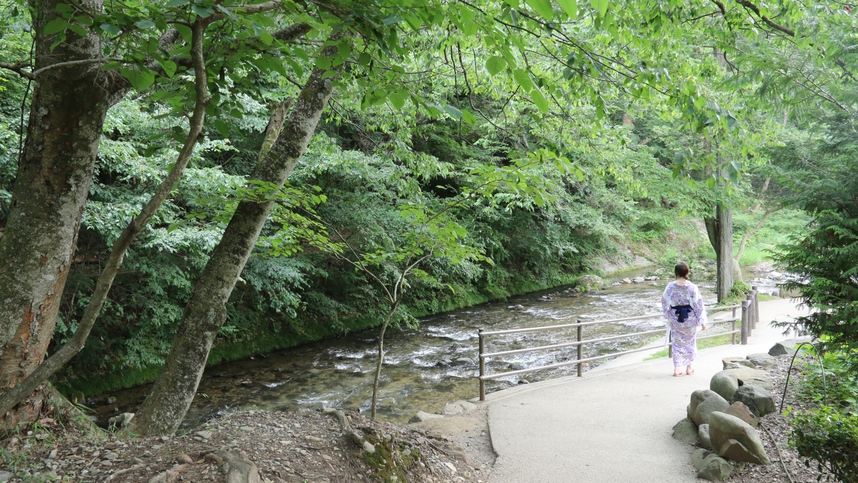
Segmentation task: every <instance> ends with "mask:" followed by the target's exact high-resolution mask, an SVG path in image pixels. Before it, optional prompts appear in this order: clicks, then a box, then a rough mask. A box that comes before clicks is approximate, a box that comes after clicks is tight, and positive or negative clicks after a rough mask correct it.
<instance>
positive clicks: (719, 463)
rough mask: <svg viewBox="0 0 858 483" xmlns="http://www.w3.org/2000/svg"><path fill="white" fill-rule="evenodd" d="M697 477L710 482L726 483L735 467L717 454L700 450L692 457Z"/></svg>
mask: <svg viewBox="0 0 858 483" xmlns="http://www.w3.org/2000/svg"><path fill="white" fill-rule="evenodd" d="M691 462H692V463H693V464H694V468H695V469H696V470H697V477H698V478H702V479H704V480H708V481H724V480H725V479H726V478H727V477H729V476H730V474H731V473H732V472H733V465H732V464H730V462H729V461H727V460H725V459H724V458H722V457H720V456H718V455H717V454H715V453H710V452H709V451H706V450H704V449H698V450H697V451H695V452H694V453H692V455H691Z"/></svg>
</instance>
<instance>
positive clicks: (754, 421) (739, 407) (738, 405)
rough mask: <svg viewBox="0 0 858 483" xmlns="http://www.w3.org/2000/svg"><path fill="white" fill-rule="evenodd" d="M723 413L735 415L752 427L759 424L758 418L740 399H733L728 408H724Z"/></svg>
mask: <svg viewBox="0 0 858 483" xmlns="http://www.w3.org/2000/svg"><path fill="white" fill-rule="evenodd" d="M724 414H729V415H731V416H736V417H737V418H739V419H741V420H742V421H744V422H746V423H748V424H750V425H751V426H753V427H755V428H756V427H758V426H759V425H760V420H759V418H757V417H756V416H754V415H753V414H752V413H751V409H750V408H749V407H748V406H747V405H746V404H745V403H743V402H741V401H735V402H733V404H731V405H730V407H729V408H727V409H725V410H724Z"/></svg>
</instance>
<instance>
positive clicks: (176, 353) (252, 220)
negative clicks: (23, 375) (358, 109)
mask: <svg viewBox="0 0 858 483" xmlns="http://www.w3.org/2000/svg"><path fill="white" fill-rule="evenodd" d="M335 52H336V47H326V48H325V49H324V50H323V51H322V54H321V55H322V56H331V55H333V54H334V53H335ZM325 71H326V69H319V68H315V69H313V72H312V74H311V75H310V77H309V79H308V80H307V83H306V85H305V86H304V88H303V89H302V90H301V94H300V96H299V97H298V99H297V101H296V102H295V107H294V109H293V110H292V112H291V114H290V116H289V119H288V121H287V122H286V124H285V125H284V127H283V132H282V133H281V134H280V137H279V138H278V139H277V141H276V142H275V143H274V145H273V146H272V147H271V150H270V152H269V153H268V155H267V156H265V157H264V159H263V160H262V161H261V162H260V163H259V165H257V167H256V169H255V170H254V173H253V174H252V179H254V180H258V181H262V182H265V183H270V184H272V185H274V186H277V187H282V186H283V183H284V182H285V181H286V179H287V178H288V177H289V175H290V174H291V173H292V170H293V169H294V168H295V165H296V164H297V163H298V160H299V159H300V158H301V156H302V155H303V154H304V150H305V149H306V148H307V145H308V144H309V142H310V138H311V137H312V135H313V133H314V132H315V130H316V125H317V124H318V122H319V118H320V117H321V114H322V111H323V110H324V108H325V106H326V105H327V103H328V100H329V99H330V97H331V94H332V91H333V86H332V83H331V79H323V74H324V73H325ZM273 203H274V202H273V201H264V202H256V201H244V202H241V203H240V204H239V205H238V208H237V209H236V211H235V214H234V215H233V216H232V219H231V220H230V223H229V225H228V226H227V228H226V231H225V232H224V234H223V237H222V238H221V241H220V243H218V246H217V247H215V249H214V252H213V253H212V256H211V258H210V259H209V262H208V263H207V264H206V267H205V269H204V270H203V272H202V273H201V274H200V278H199V281H198V282H197V285H196V287H195V288H194V293H193V294H192V295H191V299H190V301H189V302H188V305H187V307H186V308H185V313H184V315H183V316H182V322H181V325H180V327H179V330H178V332H177V334H176V338H175V340H174V341H173V346H172V348H171V350H170V354H169V356H167V360H166V361H165V363H164V368H163V369H162V371H161V374H160V375H159V377H158V379H157V381H156V382H155V385H154V387H153V388H152V391H151V392H150V393H149V395H148V396H147V397H146V400H145V401H144V402H143V405H142V406H141V407H140V409H139V411H138V412H137V415H136V416H135V418H134V420H133V421H132V425H133V426H134V427H135V429H136V430H137V431H138V432H139V433H140V434H142V435H146V436H156V435H169V434H173V433H175V431H176V430H177V429H178V428H179V425H180V424H181V422H182V420H183V419H184V417H185V414H187V412H188V408H190V406H191V403H192V402H193V399H194V396H195V395H196V392H197V387H198V386H199V382H200V378H201V377H202V375H203V371H204V369H205V364H206V361H207V360H208V355H209V351H210V350H211V346H212V343H213V342H214V339H215V336H216V335H217V333H218V331H219V330H220V328H221V326H222V325H223V323H224V321H225V320H226V303H227V301H228V300H229V297H230V294H232V290H233V288H234V287H235V282H236V280H237V279H238V277H239V275H241V271H242V269H243V268H244V265H245V263H246V262H247V259H248V258H249V257H250V253H251V251H252V250H253V247H254V245H255V244H256V240H257V238H258V237H259V233H260V232H261V230H262V228H263V226H264V225H265V221H266V219H267V218H268V213H269V212H270V211H271V208H272V206H273Z"/></svg>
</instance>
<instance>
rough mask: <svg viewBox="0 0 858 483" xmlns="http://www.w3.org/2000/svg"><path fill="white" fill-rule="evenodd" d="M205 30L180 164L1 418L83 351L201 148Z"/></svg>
mask: <svg viewBox="0 0 858 483" xmlns="http://www.w3.org/2000/svg"><path fill="white" fill-rule="evenodd" d="M204 30H205V26H204V25H203V24H202V23H201V22H196V23H195V24H194V25H193V40H192V46H191V56H192V58H193V63H194V64H193V65H194V71H195V72H197V74H196V75H195V76H194V83H195V91H196V101H195V105H194V112H193V115H192V116H191V119H190V123H189V129H188V135H187V137H186V139H185V144H184V146H183V147H182V150H181V151H180V152H179V156H178V157H177V159H176V163H175V164H174V165H173V169H171V170H170V172H169V173H168V174H167V176H166V177H165V178H164V180H163V181H162V182H161V185H160V186H159V187H158V190H157V191H156V192H155V194H154V195H152V198H151V199H150V200H149V202H148V203H146V205H145V206H144V207H143V209H142V210H140V214H138V215H137V216H136V217H134V219H133V220H131V222H130V223H129V224H128V226H126V227H125V229H124V230H123V231H122V234H121V235H120V236H119V238H117V239H116V241H115V242H114V244H113V248H112V249H111V251H110V256H109V257H108V260H107V263H106V264H105V267H104V270H103V271H102V272H101V275H99V277H98V281H97V283H96V287H95V292H93V294H92V297H91V298H90V301H89V303H88V304H87V307H86V311H85V312H84V315H83V317H82V318H81V320H80V323H79V324H78V328H77V330H75V333H74V335H73V336H72V338H71V339H70V340H69V341H68V343H66V344H65V345H63V346H62V347H61V348H59V349H58V350H57V351H56V352H54V354H53V355H51V357H49V358H48V359H47V360H46V361H44V362H43V363H42V364H40V365H39V366H38V368H37V369H36V370H35V371H33V372H32V373H31V374H30V375H29V376H27V377H26V378H25V379H24V380H23V381H20V382H18V383H17V384H16V385H15V386H14V387H13V388H11V389H9V390H8V391H7V392H6V393H5V394H3V395H2V396H0V414H4V413H6V411H9V410H10V409H12V407H14V406H15V405H16V404H18V403H19V402H20V401H21V399H23V398H24V397H26V396H27V394H28V393H30V392H31V391H33V390H34V389H36V387H38V386H39V385H40V384H42V383H43V382H45V381H47V380H48V378H49V377H51V376H52V375H53V374H54V373H56V372H57V371H58V370H59V369H61V368H62V367H63V366H64V365H65V364H66V363H68V361H70V360H71V358H72V357H74V356H75V355H76V354H77V353H78V352H80V351H81V349H83V347H84V345H85V344H86V340H87V338H88V337H89V333H90V331H91V330H92V327H93V326H94V325H95V321H96V319H97V318H98V314H99V313H100V312H101V308H102V306H103V305H104V301H105V300H107V294H108V292H109V291H110V287H111V286H112V285H113V279H114V278H115V277H116V274H117V273H118V272H119V268H120V267H121V266H122V261H123V259H124V258H125V253H126V252H127V251H128V248H129V247H131V243H132V242H133V241H134V239H135V238H137V235H138V234H140V232H141V231H143V228H145V227H146V225H147V224H149V220H151V219H152V217H153V216H154V215H155V213H156V212H157V211H158V208H160V207H161V205H162V204H163V203H164V201H165V200H166V199H167V197H168V196H169V195H170V193H171V192H172V191H173V189H175V187H176V185H178V184H179V180H180V179H181V177H182V174H183V173H184V171H185V168H186V167H187V166H188V162H189V161H190V160H191V155H192V154H193V153H194V148H195V147H196V145H197V140H198V139H199V137H200V133H202V130H203V125H204V123H205V115H206V107H207V106H208V104H209V101H210V97H209V93H208V86H207V83H208V79H207V76H206V67H205V59H204V57H203V32H204Z"/></svg>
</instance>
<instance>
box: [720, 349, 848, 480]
mask: <svg viewBox="0 0 858 483" xmlns="http://www.w3.org/2000/svg"><path fill="white" fill-rule="evenodd" d="M777 361H778V365H777V366H775V367H772V368H770V369H768V371H769V375H770V376H771V378H772V382H773V383H774V389H773V390H772V394H773V395H774V396H775V405H776V406H777V407H778V409H779V410H780V408H781V399H782V397H783V394H784V385H785V383H786V379H787V371H788V370H789V366H790V361H791V358H790V357H778V358H777ZM807 361H810V362H812V360H811V359H801V357H799V358H797V359H796V361H795V364H793V368H792V372H791V373H790V376H789V388H788V389H787V392H786V398H785V399H784V401H783V408H784V409H785V410H786V409H788V408H789V409H791V410H801V409H809V408H811V407H812V406H813V404H812V403H811V402H809V401H807V400H804V399H801V398H798V397H796V395H797V383H798V382H799V381H800V380H801V379H802V377H803V373H802V366H803V362H807ZM759 431H760V437H761V438H762V439H763V444H764V446H765V448H766V454H768V455H769V459H771V461H772V464H770V465H768V466H762V465H754V464H744V466H737V468H736V470H735V471H733V473H732V474H731V475H730V477H729V478H727V480H726V481H728V482H731V483H763V482H765V483H776V482H777V483H779V482H790V483H805V482H812V481H837V480H836V479H834V477H833V476H831V475H830V474H828V473H827V472H821V471H819V470H818V468H817V464H816V462H814V461H810V462H809V464H805V463H806V461H805V459H804V458H802V457H801V456H799V454H798V452H797V451H796V450H795V449H793V448H792V447H791V446H790V445H789V443H788V441H789V431H790V428H789V417H788V416H787V417H785V416H784V415H783V414H782V413H781V412H780V411H778V412H775V413H772V414H769V415H766V416H764V417H763V418H761V419H760V427H759Z"/></svg>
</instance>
